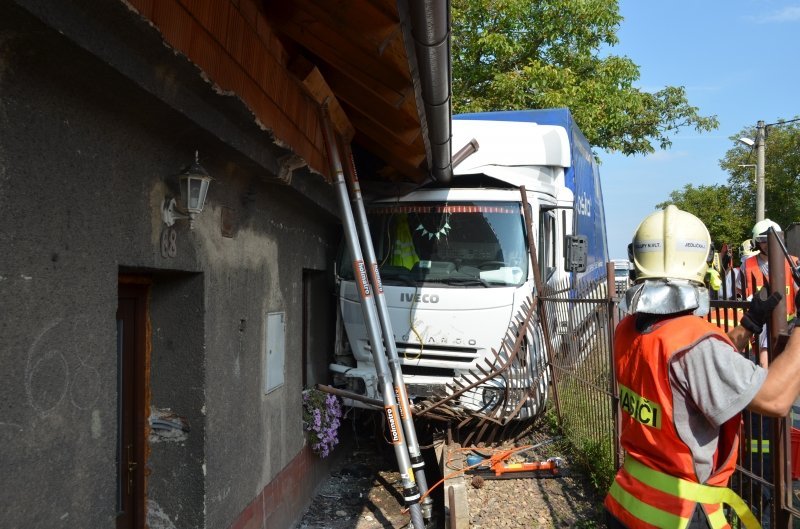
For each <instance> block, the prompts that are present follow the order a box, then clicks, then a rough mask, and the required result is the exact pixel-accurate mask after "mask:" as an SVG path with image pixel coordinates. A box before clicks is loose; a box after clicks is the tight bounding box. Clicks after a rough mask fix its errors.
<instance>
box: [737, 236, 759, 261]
mask: <svg viewBox="0 0 800 529" xmlns="http://www.w3.org/2000/svg"><path fill="white" fill-rule="evenodd" d="M754 255H758V248H754V247H753V239H745V240H744V242H742V246H741V248H740V249H739V258H740V259H741V260H742V261H744V260H745V259H747V258H748V257H753V256H754Z"/></svg>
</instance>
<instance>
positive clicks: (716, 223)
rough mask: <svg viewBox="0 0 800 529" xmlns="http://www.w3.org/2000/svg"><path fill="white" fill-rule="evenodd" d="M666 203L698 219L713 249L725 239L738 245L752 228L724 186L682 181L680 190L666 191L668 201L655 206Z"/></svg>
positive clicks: (731, 194)
mask: <svg viewBox="0 0 800 529" xmlns="http://www.w3.org/2000/svg"><path fill="white" fill-rule="evenodd" d="M669 204H675V205H676V206H678V207H679V208H680V209H682V210H684V211H688V212H689V213H692V214H693V215H695V216H697V217H698V218H699V219H700V220H702V221H703V223H704V224H705V225H706V227H707V228H708V231H709V233H710V234H711V240H712V241H714V246H715V247H716V249H717V250H719V249H720V247H721V246H722V243H726V242H727V243H728V244H732V245H734V246H738V245H739V244H741V242H742V241H743V240H744V239H745V238H747V235H746V234H747V233H748V231H749V230H750V228H751V227H752V222H751V220H750V218H749V217H748V216H747V215H743V214H742V211H743V208H742V204H741V202H740V200H739V198H738V197H737V195H736V194H734V193H732V192H731V189H730V187H728V186H726V185H712V186H705V185H701V186H697V187H694V186H692V185H691V184H686V185H685V186H684V187H683V189H681V190H679V191H673V192H672V193H670V195H669V200H667V201H666V202H661V203H660V204H657V205H656V207H657V208H659V209H663V208H665V207H667V206H668V205H669Z"/></svg>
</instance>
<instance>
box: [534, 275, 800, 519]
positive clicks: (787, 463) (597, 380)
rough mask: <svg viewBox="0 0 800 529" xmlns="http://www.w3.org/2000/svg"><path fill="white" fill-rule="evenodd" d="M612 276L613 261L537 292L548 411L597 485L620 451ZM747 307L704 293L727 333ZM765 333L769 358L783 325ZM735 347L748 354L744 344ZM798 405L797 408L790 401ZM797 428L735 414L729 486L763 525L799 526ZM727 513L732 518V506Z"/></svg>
mask: <svg viewBox="0 0 800 529" xmlns="http://www.w3.org/2000/svg"><path fill="white" fill-rule="evenodd" d="M773 268H775V269H778V268H780V267H773ZM781 273H782V270H781ZM613 277H614V275H613V265H612V264H609V265H608V266H607V276H605V277H599V278H595V279H592V280H587V281H579V282H576V283H573V282H571V281H565V282H563V283H562V284H558V285H552V286H549V285H545V286H544V287H543V288H542V289H541V295H540V296H539V302H540V303H541V313H542V315H543V317H542V322H543V327H544V329H543V330H544V332H545V337H546V344H547V346H548V347H547V350H548V362H549V366H550V368H551V371H552V387H551V390H552V397H553V402H554V406H555V410H556V413H557V416H558V419H559V422H560V424H561V426H562V428H563V430H564V434H565V436H566V437H567V438H568V439H569V441H570V442H571V444H572V445H573V446H574V447H575V448H576V450H577V451H578V453H579V455H580V456H582V457H583V459H584V460H585V462H586V463H587V464H588V466H590V467H591V468H592V469H593V471H594V478H595V480H594V481H595V484H596V485H597V486H598V488H600V489H601V490H602V489H605V488H606V487H607V486H608V485H610V480H611V479H613V475H614V473H615V471H616V469H617V468H619V466H620V465H621V463H622V458H623V454H622V449H621V448H620V446H619V442H618V440H619V435H618V432H619V417H618V413H619V412H618V410H619V407H618V402H619V396H618V392H617V389H616V383H615V376H614V368H613V342H614V329H615V327H616V324H617V323H618V322H619V320H620V318H621V317H622V314H620V312H619V309H618V302H619V297H617V293H616V292H615V289H614V286H613V285H614V283H613V281H614V280H613ZM608 278H611V279H610V281H609V280H608ZM782 279H783V278H777V277H776V278H772V277H771V280H772V281H771V282H772V284H782ZM747 307H748V302H743V301H733V300H712V301H711V311H710V313H709V314H708V316H707V319H708V321H710V322H712V323H714V324H716V325H718V326H719V327H720V328H721V329H723V330H724V331H726V332H727V331H728V330H730V329H732V328H734V327H735V326H737V325H738V324H739V321H740V319H741V317H742V315H743V314H744V311H745V310H746V309H747ZM779 309H780V306H779ZM773 318H774V319H773V322H774V321H777V320H780V319H781V318H783V319H784V321H785V309H784V312H783V315H780V316H779V317H777V318H776V317H773ZM774 326H775V327H779V325H774ZM770 334H771V337H770V341H769V357H770V359H773V358H774V357H775V356H776V355H777V354H780V351H781V350H782V345H783V343H785V326H784V334H781V332H780V329H772V330H771V332H770ZM742 354H743V355H746V356H747V357H748V358H750V359H752V360H754V361H755V357H754V355H753V354H752V353H751V352H750V350H749V348H748V350H747V351H744V352H743V353H742ZM798 376H800V374H799V375H798ZM798 411H800V408H795V412H798ZM793 420H794V422H793ZM798 428H800V414H798V413H793V414H792V417H788V418H785V419H772V418H768V417H765V416H762V415H759V414H757V413H753V412H750V411H747V410H745V412H744V413H743V415H742V425H741V431H740V436H739V443H740V444H739V460H738V462H737V466H736V472H735V473H734V475H733V477H732V479H731V484H730V487H731V488H732V489H733V490H734V491H735V492H737V493H738V494H739V495H740V496H741V497H742V498H743V499H744V500H745V502H746V503H747V504H748V505H749V506H750V508H751V509H752V510H753V512H754V513H755V514H756V516H757V517H758V518H759V519H760V520H761V522H762V525H763V526H764V527H771V528H774V527H780V528H781V529H784V528H789V527H792V524H793V523H794V524H796V526H797V527H800V429H798ZM793 452H794V455H795V458H794V460H793V458H792V454H793ZM795 460H796V461H795ZM729 515H730V517H731V519H735V518H736V516H735V514H734V513H732V512H731V513H729ZM738 523H739V522H738V520H737V521H736V522H735V523H734V524H733V525H734V526H736V525H737V524H738Z"/></svg>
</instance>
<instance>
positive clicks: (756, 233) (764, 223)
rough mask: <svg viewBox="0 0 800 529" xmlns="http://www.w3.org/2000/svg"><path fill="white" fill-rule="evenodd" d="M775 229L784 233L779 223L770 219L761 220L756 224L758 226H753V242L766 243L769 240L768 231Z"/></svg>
mask: <svg viewBox="0 0 800 529" xmlns="http://www.w3.org/2000/svg"><path fill="white" fill-rule="evenodd" d="M770 228H773V229H774V230H775V231H782V230H781V227H780V225H779V224H778V223H777V222H773V221H771V220H769V219H764V220H759V221H758V222H756V225H755V226H753V241H755V242H764V241H766V240H767V230H769V229H770Z"/></svg>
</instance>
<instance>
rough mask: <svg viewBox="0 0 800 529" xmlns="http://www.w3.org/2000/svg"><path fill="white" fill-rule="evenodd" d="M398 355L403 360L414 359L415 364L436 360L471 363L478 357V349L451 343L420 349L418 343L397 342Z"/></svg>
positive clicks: (426, 346) (462, 363) (463, 363)
mask: <svg viewBox="0 0 800 529" xmlns="http://www.w3.org/2000/svg"><path fill="white" fill-rule="evenodd" d="M397 355H398V356H399V357H400V360H401V361H403V360H406V361H413V362H414V363H415V364H418V363H420V362H423V361H436V362H452V363H455V364H459V365H469V364H471V363H472V362H474V361H475V360H476V359H477V358H478V350H477V349H475V348H472V349H466V348H464V347H454V346H449V345H425V346H424V347H422V348H421V349H420V346H419V344H416V343H402V342H397Z"/></svg>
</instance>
